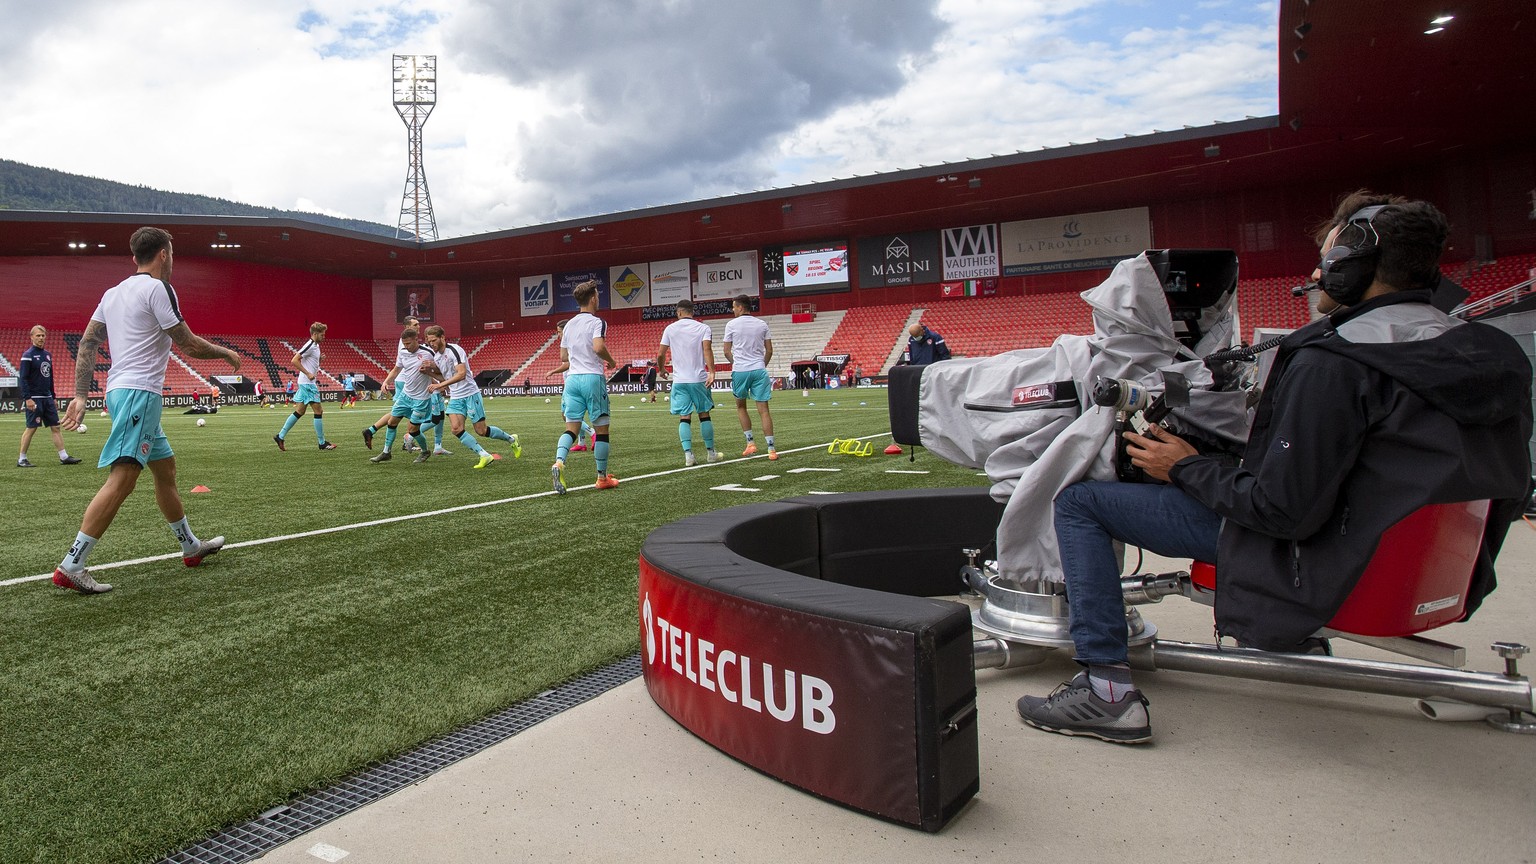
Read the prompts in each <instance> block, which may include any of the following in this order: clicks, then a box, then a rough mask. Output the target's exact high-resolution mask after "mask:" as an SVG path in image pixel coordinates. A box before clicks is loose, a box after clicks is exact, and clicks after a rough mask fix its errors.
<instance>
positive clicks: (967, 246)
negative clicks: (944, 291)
mask: <svg viewBox="0 0 1536 864" xmlns="http://www.w3.org/2000/svg"><path fill="white" fill-rule="evenodd" d="M939 236H940V238H941V239H942V240H943V245H944V281H946V282H952V281H955V280H957V279H990V278H995V277H996V276H998V275H1000V267H999V265H998V256H997V226H996V225H971V226H969V227H966V228H945V229H944V230H943V231H942V232H940V235H939Z"/></svg>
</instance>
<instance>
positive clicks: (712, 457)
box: [704, 450, 720, 462]
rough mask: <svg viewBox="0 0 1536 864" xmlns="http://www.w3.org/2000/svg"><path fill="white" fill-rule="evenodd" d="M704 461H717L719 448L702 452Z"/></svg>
mask: <svg viewBox="0 0 1536 864" xmlns="http://www.w3.org/2000/svg"><path fill="white" fill-rule="evenodd" d="M704 461H706V462H719V461H720V451H719V450H711V451H709V452H708V453H706V454H704Z"/></svg>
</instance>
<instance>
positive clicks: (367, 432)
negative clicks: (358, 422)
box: [363, 315, 421, 450]
mask: <svg viewBox="0 0 1536 864" xmlns="http://www.w3.org/2000/svg"><path fill="white" fill-rule="evenodd" d="M405 326H406V329H408V330H415V331H416V332H417V334H418V335H419V334H420V333H421V322H420V321H419V320H417V319H416V318H413V317H411V316H409V315H407V316H406V318H405ZM404 348H405V340H403V339H402V340H400V341H399V342H397V343H395V353H396V354H397V355H398V354H399V352H400V351H401V350H403V349H404ZM381 389H387V388H381ZM392 410H393V408H391V411H392ZM391 416H392V415H391V413H390V411H385V412H384V413H383V414H381V415H379V419H378V420H375V421H374V423H373V425H372V426H369V427H367V428H365V429H364V430H363V443H364V444H366V445H368V449H369V450H372V449H373V435H374V433H375V432H378V431H379V430H380V429H383V428H384V427H385V426H388V425H389V418H390V417H391Z"/></svg>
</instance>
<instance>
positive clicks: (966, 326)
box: [922, 292, 1093, 357]
mask: <svg viewBox="0 0 1536 864" xmlns="http://www.w3.org/2000/svg"><path fill="white" fill-rule="evenodd" d="M922 323H923V325H924V326H926V327H929V328H932V329H933V330H936V331H938V332H939V334H940V335H942V336H943V337H944V341H945V342H946V343H948V345H949V350H950V352H951V353H952V354H954V355H955V356H957V357H960V356H968V357H980V356H986V355H990V354H1000V353H1002V352H1004V351H1015V350H1017V349H1020V348H1041V347H1045V346H1047V345H1050V344H1051V343H1052V342H1054V341H1055V340H1056V337H1058V336H1061V335H1062V334H1065V333H1074V334H1086V333H1092V332H1093V316H1092V314H1091V313H1090V311H1089V308H1088V304H1086V303H1084V302H1083V300H1082V298H1081V297H1079V296H1078V295H1077V294H1076V293H1074V292H1068V293H1062V294H1036V295H1025V296H1023V297H980V298H968V299H965V300H952V301H940V302H937V303H930V304H929V305H928V307H927V308H926V310H925V311H924V312H923V318H922Z"/></svg>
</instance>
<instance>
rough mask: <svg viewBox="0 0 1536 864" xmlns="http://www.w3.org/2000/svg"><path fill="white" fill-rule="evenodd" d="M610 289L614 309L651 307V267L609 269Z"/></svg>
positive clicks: (636, 265)
mask: <svg viewBox="0 0 1536 864" xmlns="http://www.w3.org/2000/svg"><path fill="white" fill-rule="evenodd" d="M608 287H609V291H608V294H609V298H608V299H609V302H610V303H611V306H610V308H612V309H639V308H642V307H645V306H649V305H651V265H649V264H627V265H625V266H623V267H609V268H608Z"/></svg>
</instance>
